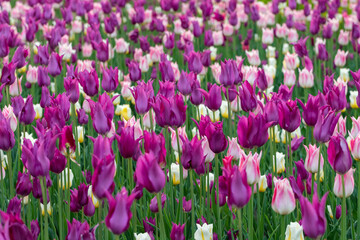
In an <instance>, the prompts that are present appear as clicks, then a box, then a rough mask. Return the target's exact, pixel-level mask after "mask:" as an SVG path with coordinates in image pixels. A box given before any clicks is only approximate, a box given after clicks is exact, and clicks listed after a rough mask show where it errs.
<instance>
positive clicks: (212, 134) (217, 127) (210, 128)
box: [199, 122, 228, 153]
mask: <svg viewBox="0 0 360 240" xmlns="http://www.w3.org/2000/svg"><path fill="white" fill-rule="evenodd" d="M199 131H200V130H199ZM204 135H205V136H206V137H207V140H208V142H209V147H210V149H211V151H212V152H214V153H221V152H223V151H224V150H225V149H226V147H227V145H228V142H227V139H226V137H225V135H224V132H223V125H222V122H215V123H214V122H209V124H208V125H207V127H206V129H205V131H204Z"/></svg>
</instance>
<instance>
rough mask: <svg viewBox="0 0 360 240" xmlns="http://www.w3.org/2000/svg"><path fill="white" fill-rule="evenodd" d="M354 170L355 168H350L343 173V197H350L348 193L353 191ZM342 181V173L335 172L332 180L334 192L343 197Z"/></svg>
mask: <svg viewBox="0 0 360 240" xmlns="http://www.w3.org/2000/svg"><path fill="white" fill-rule="evenodd" d="M354 172H355V169H353V168H351V169H350V170H349V171H347V173H345V174H344V184H345V197H346V198H347V197H350V195H351V194H352V193H353V192H354ZM343 187H344V186H343V183H342V175H340V174H338V173H337V174H336V176H335V181H334V189H333V191H334V194H335V196H337V197H338V198H343V196H344V195H343Z"/></svg>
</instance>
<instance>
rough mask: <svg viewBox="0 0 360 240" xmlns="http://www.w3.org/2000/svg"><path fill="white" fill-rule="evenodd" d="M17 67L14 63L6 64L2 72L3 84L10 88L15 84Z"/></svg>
mask: <svg viewBox="0 0 360 240" xmlns="http://www.w3.org/2000/svg"><path fill="white" fill-rule="evenodd" d="M15 70H16V65H15V64H14V63H13V62H10V63H5V64H4V66H3V68H2V70H1V83H3V84H6V85H8V86H10V85H11V84H13V83H14V82H15V78H16V77H15Z"/></svg>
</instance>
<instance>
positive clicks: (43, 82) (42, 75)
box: [37, 66, 50, 87]
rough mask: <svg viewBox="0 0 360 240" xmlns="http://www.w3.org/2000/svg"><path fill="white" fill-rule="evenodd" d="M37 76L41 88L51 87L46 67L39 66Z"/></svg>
mask: <svg viewBox="0 0 360 240" xmlns="http://www.w3.org/2000/svg"><path fill="white" fill-rule="evenodd" d="M37 74H38V79H37V80H38V84H39V86H40V87H43V86H45V87H47V86H49V85H50V77H49V74H48V70H47V68H46V67H43V66H39V67H38V70H37Z"/></svg>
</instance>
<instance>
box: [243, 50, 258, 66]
mask: <svg viewBox="0 0 360 240" xmlns="http://www.w3.org/2000/svg"><path fill="white" fill-rule="evenodd" d="M246 56H247V59H248V61H249V63H250V65H252V66H259V65H260V64H261V61H260V57H259V50H255V49H253V50H251V51H246Z"/></svg>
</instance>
